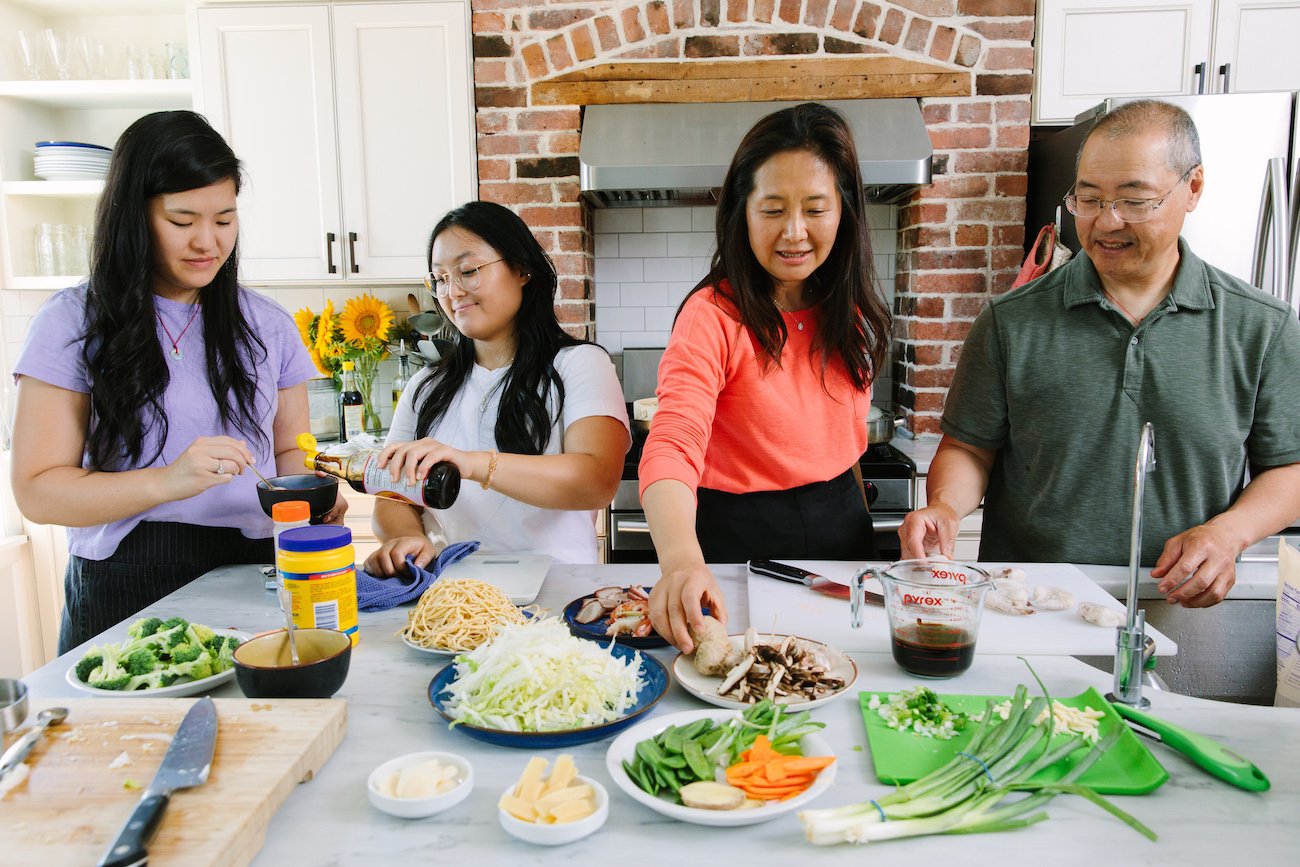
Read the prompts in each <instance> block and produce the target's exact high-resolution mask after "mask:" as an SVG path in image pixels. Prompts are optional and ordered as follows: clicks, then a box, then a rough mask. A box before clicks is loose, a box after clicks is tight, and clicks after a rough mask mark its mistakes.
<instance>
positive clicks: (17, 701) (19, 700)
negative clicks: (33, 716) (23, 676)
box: [0, 677, 27, 734]
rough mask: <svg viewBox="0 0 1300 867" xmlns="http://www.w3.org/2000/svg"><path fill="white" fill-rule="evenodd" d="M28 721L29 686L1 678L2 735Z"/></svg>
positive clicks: (18, 681) (0, 722) (0, 709)
mask: <svg viewBox="0 0 1300 867" xmlns="http://www.w3.org/2000/svg"><path fill="white" fill-rule="evenodd" d="M25 719H27V684H25V683H23V682H22V681H21V680H13V679H11V678H8V677H6V678H0V734H3V733H4V732H11V731H13V730H14V729H16V728H18V727H19V726H20V725H22V724H23V720H25Z"/></svg>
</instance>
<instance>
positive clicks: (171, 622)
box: [162, 617, 190, 630]
mask: <svg viewBox="0 0 1300 867" xmlns="http://www.w3.org/2000/svg"><path fill="white" fill-rule="evenodd" d="M189 625H190V623H189V621H188V620H186V619H185V618H184V617H170V618H168V619H167V620H165V621H163V625H162V628H163V629H175V628H176V627H177V626H179V627H180V628H181V629H182V630H183V629H184V628H185V627H186V626H189Z"/></svg>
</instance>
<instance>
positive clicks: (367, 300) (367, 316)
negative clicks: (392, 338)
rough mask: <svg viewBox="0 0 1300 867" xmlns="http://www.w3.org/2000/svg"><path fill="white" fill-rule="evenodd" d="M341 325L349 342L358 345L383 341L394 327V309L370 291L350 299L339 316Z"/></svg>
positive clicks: (344, 337)
mask: <svg viewBox="0 0 1300 867" xmlns="http://www.w3.org/2000/svg"><path fill="white" fill-rule="evenodd" d="M339 325H340V326H342V328H343V339H344V340H346V341H348V342H349V343H355V344H357V345H358V346H364V345H365V344H366V342H367V341H369V340H375V341H378V342H380V343H383V341H384V340H386V339H387V338H388V331H389V329H390V328H392V327H393V311H392V310H391V309H390V308H389V307H388V305H387V304H385V303H384V302H382V301H380V300H379V299H378V298H376V297H375V296H373V295H371V294H369V293H366V294H365V295H358V296H356V297H354V298H349V299H348V303H347V305H346V306H345V307H344V308H343V313H342V315H341V316H339Z"/></svg>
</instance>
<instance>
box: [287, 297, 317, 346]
mask: <svg viewBox="0 0 1300 867" xmlns="http://www.w3.org/2000/svg"><path fill="white" fill-rule="evenodd" d="M315 319H316V314H315V313H312V312H311V310H309V309H307V308H306V307H304V308H302V309H301V310H299V311H298V312H297V313H295V314H293V323H294V325H297V326H298V334H299V336H301V337H302V342H303V345H304V346H311V324H312V322H314V321H315Z"/></svg>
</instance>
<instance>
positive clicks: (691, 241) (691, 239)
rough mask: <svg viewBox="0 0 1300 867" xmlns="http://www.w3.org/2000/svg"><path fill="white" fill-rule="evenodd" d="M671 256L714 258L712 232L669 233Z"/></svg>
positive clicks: (669, 252) (669, 251) (669, 253)
mask: <svg viewBox="0 0 1300 867" xmlns="http://www.w3.org/2000/svg"><path fill="white" fill-rule="evenodd" d="M668 255H669V256H712V255H713V233H712V232H669V233H668Z"/></svg>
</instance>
